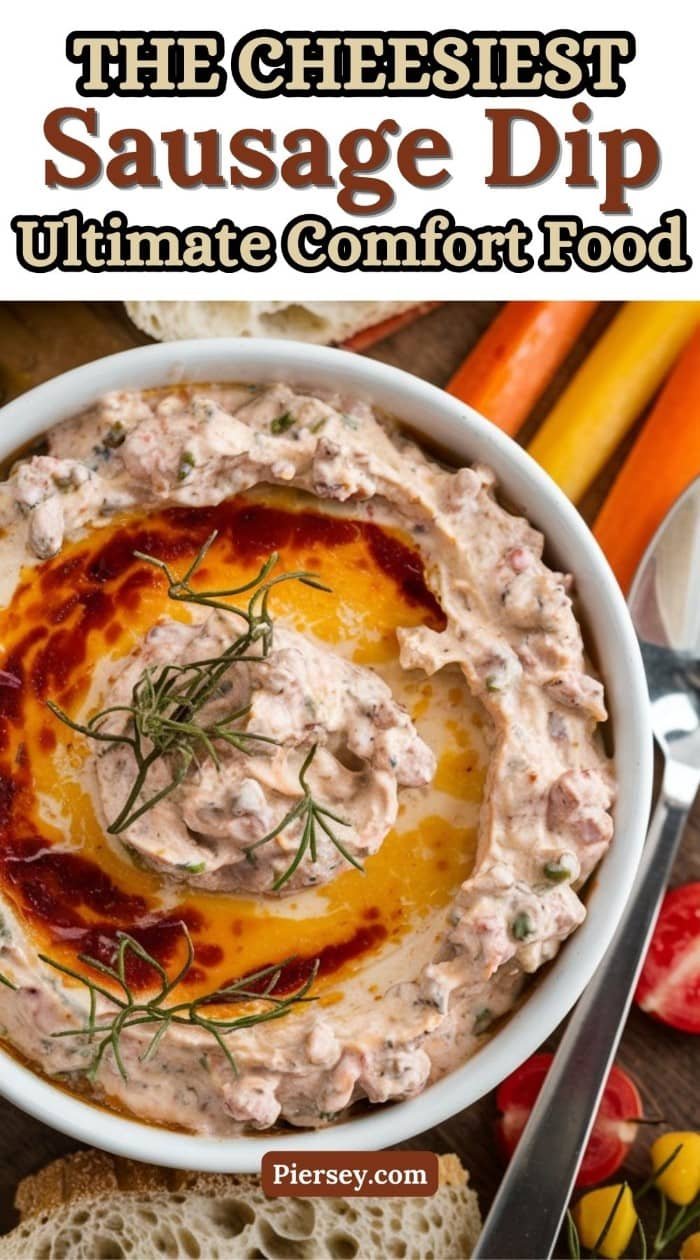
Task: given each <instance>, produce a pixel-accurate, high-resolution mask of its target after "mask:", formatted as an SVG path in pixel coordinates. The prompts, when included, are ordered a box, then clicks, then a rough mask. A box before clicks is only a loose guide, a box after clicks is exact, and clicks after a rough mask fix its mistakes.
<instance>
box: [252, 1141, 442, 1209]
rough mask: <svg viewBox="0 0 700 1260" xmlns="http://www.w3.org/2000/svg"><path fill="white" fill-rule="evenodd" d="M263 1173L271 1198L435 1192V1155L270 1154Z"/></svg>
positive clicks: (388, 1196)
mask: <svg viewBox="0 0 700 1260" xmlns="http://www.w3.org/2000/svg"><path fill="white" fill-rule="evenodd" d="M261 1171H262V1188H263V1190H264V1191H265V1194H266V1195H268V1196H269V1197H270V1198H282V1197H291V1198H321V1199H329V1198H339V1197H343V1198H366V1199H369V1198H382V1199H385V1198H390V1197H394V1198H397V1197H398V1198H405V1197H407V1196H409V1195H410V1196H414V1197H420V1198H425V1197H426V1196H428V1195H431V1194H435V1191H436V1190H437V1188H438V1157H437V1155H435V1154H434V1152H433V1151H268V1152H267V1154H266V1155H264V1156H263V1160H262V1170H261Z"/></svg>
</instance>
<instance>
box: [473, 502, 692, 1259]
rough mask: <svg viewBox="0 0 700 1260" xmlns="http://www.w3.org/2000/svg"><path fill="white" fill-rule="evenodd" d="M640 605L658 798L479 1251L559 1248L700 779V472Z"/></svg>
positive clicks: (641, 580) (658, 549)
mask: <svg viewBox="0 0 700 1260" xmlns="http://www.w3.org/2000/svg"><path fill="white" fill-rule="evenodd" d="M629 607H630V612H631V614H632V619H633V621H634V625H635V629H636V631H637V634H638V635H639V639H640V642H641V647H642V656H643V659H644V665H645V669H646V675H647V683H648V687H649V696H650V699H651V711H652V725H653V728H654V734H655V736H656V740H657V742H658V744H659V746H660V748H661V751H662V753H663V757H664V774H663V780H662V784H661V792H660V796H659V801H658V804H657V806H656V810H655V811H654V815H653V818H652V822H651V826H650V829H649V835H648V837H647V842H646V845H645V849H644V855H643V857H642V862H641V866H640V869H639V873H638V875H637V880H636V883H635V885H634V889H633V891H632V895H631V897H630V900H629V903H628V905H627V908H626V910H625V913H624V915H623V917H622V920H621V922H620V925H619V927H618V930H617V933H616V935H615V937H614V939H613V942H612V945H611V946H610V948H609V950H608V952H607V954H606V955H605V957H604V959H603V961H602V963H601V964H600V966H599V968H598V970H597V971H596V973H595V975H594V977H593V979H592V980H591V983H590V984H589V986H588V988H587V989H586V992H585V993H584V995H583V997H582V998H581V999H580V1001H579V1004H578V1006H577V1007H576V1010H575V1011H574V1014H573V1016H572V1018H571V1020H570V1021H569V1025H568V1028H567V1030H566V1032H565V1034H564V1037H563V1039H562V1041H561V1043H560V1045H559V1049H558V1050H557V1053H556V1056H555V1059H554V1062H553V1064H552V1066H551V1068H550V1071H549V1074H548V1076H547V1080H546V1082H545V1084H544V1086H543V1088H542V1090H541V1092H540V1095H539V1097H538V1099H537V1102H536V1104H535V1106H534V1108H533V1110H532V1114H531V1116H530V1119H529V1121H528V1123H527V1125H526V1127H525V1130H524V1132H523V1135H522V1137H521V1139H520V1141H519V1143H518V1147H517V1150H516V1152H515V1155H514V1156H513V1159H512V1160H511V1163H510V1166H509V1168H508V1171H507V1172H506V1175H505V1177H504V1178H503V1181H502V1182H501V1186H500V1189H499V1191H498V1194H497V1195H496V1198H495V1200H494V1203H493V1206H492V1208H491V1211H490V1212H489V1215H488V1217H487V1219H486V1224H485V1225H484V1229H483V1232H482V1234H481V1237H480V1239H479V1241H478V1243H477V1245H476V1250H475V1251H474V1260H544V1258H545V1257H548V1256H551V1254H552V1250H553V1248H554V1245H555V1243H556V1240H557V1236H558V1234H559V1231H560V1229H561V1226H562V1223H563V1220H564V1215H565V1213H566V1207H567V1203H568V1201H569V1197H570V1195H571V1191H572V1189H573V1185H574V1181H575V1179H576V1175H577V1173H578V1170H579V1166H580V1163H581V1160H582V1158H583V1152H584V1150H585V1148H586V1143H587V1141H588V1137H589V1135H590V1131H591V1129H592V1127H593V1121H594V1119H595V1115H596V1112H597V1110H598V1104H599V1102H600V1098H601V1095H602V1092H603V1089H604V1087H605V1082H606V1080H607V1077H608V1072H609V1069H610V1067H611V1065H612V1062H613V1059H614V1057H615V1052H616V1050H617V1047H618V1044H619V1041H620V1037H621V1035H622V1030H623V1028H624V1024H625V1019H626V1016H627V1012H628V1010H629V1007H630V1003H631V1001H632V995H633V993H634V989H635V986H636V983H637V979H638V976H639V972H640V970H641V966H642V962H643V959H644V957H645V954H646V950H647V946H648V944H649V940H650V937H651V934H652V931H653V929H654V924H655V923H656V919H657V916H658V913H659V907H660V904H661V899H662V896H663V892H664V889H665V887H666V882H667V880H668V878H669V875H670V873H671V867H672V866H673V861H674V858H675V856H676V853H677V851H678V846H679V843H680V838H681V835H682V833H683V827H684V825H685V822H686V819H687V817H688V813H689V812H690V809H691V806H692V804H693V801H694V799H695V795H696V793H697V790H698V786H699V785H700V478H698V479H697V480H696V481H694V482H693V483H692V485H691V486H689V487H688V489H687V490H686V491H685V493H684V494H683V495H682V496H681V498H680V499H679V500H678V501H677V502H676V504H675V505H674V507H673V508H672V509H671V511H670V512H669V514H668V516H667V517H666V519H665V520H664V521H663V523H662V525H661V527H660V529H659V531H658V533H657V534H656V536H655V537H654V539H653V540H652V542H651V544H650V546H649V548H648V550H647V552H646V554H645V556H644V558H643V560H642V562H641V564H640V566H639V569H638V570H637V574H636V577H635V580H634V583H633V585H632V590H631V592H630V596H629Z"/></svg>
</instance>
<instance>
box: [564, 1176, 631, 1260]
mask: <svg viewBox="0 0 700 1260" xmlns="http://www.w3.org/2000/svg"><path fill="white" fill-rule="evenodd" d="M621 1190H622V1194H621V1195H620V1191H621ZM618 1195H620V1201H619V1203H618V1205H617V1208H616V1209H615V1215H614V1217H613V1219H612V1222H611V1224H610V1228H609V1230H608V1232H607V1234H606V1235H605V1238H604V1239H603V1241H602V1242H601V1243H598V1239H599V1238H600V1236H601V1234H602V1232H603V1230H604V1229H605V1224H606V1221H607V1219H608V1217H609V1216H610V1213H611V1212H612V1210H613V1207H614V1206H615V1201H616V1199H617V1196H618ZM573 1217H574V1221H575V1223H576V1228H577V1229H578V1234H579V1238H580V1239H581V1244H582V1246H584V1247H586V1248H587V1249H588V1250H591V1251H592V1250H593V1248H594V1247H595V1246H596V1244H598V1253H599V1255H601V1256H605V1257H606V1260H617V1258H618V1256H621V1255H622V1253H623V1251H624V1250H625V1249H626V1247H627V1245H628V1243H629V1240H630V1238H631V1237H632V1234H633V1232H634V1227H635V1225H636V1224H637V1213H636V1211H635V1207H634V1199H633V1198H632V1191H631V1190H630V1188H629V1186H628V1185H626V1184H625V1186H624V1188H623V1187H622V1186H620V1185H617V1186H601V1188H600V1189H599V1190H591V1191H589V1193H588V1194H584V1196H583V1198H581V1199H579V1201H578V1203H577V1204H576V1206H575V1207H574V1210H573Z"/></svg>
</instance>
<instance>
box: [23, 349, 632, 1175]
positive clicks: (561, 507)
mask: <svg viewBox="0 0 700 1260" xmlns="http://www.w3.org/2000/svg"><path fill="white" fill-rule="evenodd" d="M251 373H252V375H251ZM281 379H285V380H289V381H291V382H292V383H293V384H297V385H303V384H304V383H306V384H307V385H308V386H310V387H313V386H316V387H320V388H328V387H331V388H340V389H341V390H344V391H345V390H347V391H350V392H352V393H353V394H354V395H355V396H361V397H365V398H367V399H369V400H371V401H373V402H374V403H375V404H378V405H379V406H380V407H382V408H383V409H385V410H387V411H389V412H393V413H394V414H395V415H396V416H397V417H398V418H399V419H400V420H401V421H402V422H404V423H406V424H409V425H410V426H411V427H412V428H413V429H415V430H416V431H417V432H418V433H422V434H423V435H425V436H428V437H429V438H431V439H435V440H437V441H438V443H439V444H440V445H442V446H443V447H445V448H446V449H448V450H450V451H452V452H453V453H454V454H455V456H456V457H457V459H458V460H463V461H465V462H483V463H486V464H490V465H491V466H492V467H493V468H494V471H495V473H496V478H497V483H498V485H499V486H501V487H503V488H504V489H505V491H506V493H507V494H508V496H509V499H510V500H512V501H513V502H514V503H515V504H517V505H518V510H521V505H522V511H523V513H524V514H526V515H527V516H528V518H529V519H533V517H534V522H535V524H536V525H537V527H538V528H541V529H542V530H543V532H544V533H545V536H546V538H547V541H548V546H549V547H550V549H552V550H553V551H554V554H555V555H556V554H557V552H559V553H560V554H561V556H562V558H563V557H566V560H567V568H569V567H570V568H571V570H572V571H573V572H574V573H575V576H576V583H577V589H578V591H579V596H580V602H581V606H582V608H583V609H584V610H585V614H586V622H587V628H586V630H587V638H588V639H589V642H590V641H591V640H593V642H594V643H595V647H596V652H597V655H598V658H599V660H600V662H601V673H602V675H603V677H604V679H605V683H606V691H607V692H608V696H609V699H610V702H611V703H610V707H611V712H612V718H613V729H614V733H615V742H616V769H617V776H618V798H617V802H616V806H615V820H616V828H615V840H614V842H613V845H612V846H611V849H610V851H609V853H608V854H607V856H606V858H605V859H604V861H603V863H602V864H601V867H599V868H598V870H597V871H596V874H595V876H594V880H593V885H594V886H593V888H592V890H591V892H590V894H589V896H588V898H587V907H588V913H587V917H586V920H585V921H584V923H583V924H582V926H581V927H580V928H579V929H578V930H577V931H576V932H575V933H574V934H573V936H572V937H570V938H569V940H568V941H567V942H566V945H565V948H563V949H562V951H561V953H560V954H559V956H558V957H557V959H556V961H555V963H554V965H553V966H552V967H551V968H550V969H549V970H548V973H547V974H546V975H545V976H543V977H542V978H541V979H540V980H539V982H538V983H537V985H535V986H534V987H533V990H532V992H531V993H530V994H529V996H528V997H527V999H526V1000H525V1001H524V1002H523V1003H522V1005H521V1006H520V1007H519V1009H517V1010H516V1011H515V1012H514V1013H513V1014H512V1015H511V1016H510V1018H509V1019H508V1021H507V1023H506V1024H505V1025H504V1027H503V1028H502V1029H500V1030H499V1032H497V1033H496V1034H495V1035H494V1037H493V1038H492V1039H491V1040H490V1041H489V1042H487V1043H486V1045H485V1046H484V1047H482V1048H481V1049H480V1050H479V1051H478V1052H477V1053H476V1054H475V1055H474V1056H473V1057H472V1058H471V1059H469V1060H468V1061H467V1062H466V1063H465V1064H463V1065H462V1066H461V1067H458V1068H456V1069H455V1070H454V1071H453V1072H451V1073H450V1074H449V1075H448V1076H446V1077H443V1078H442V1079H441V1080H439V1081H437V1082H435V1083H434V1084H432V1085H430V1086H428V1087H427V1088H426V1089H425V1090H424V1091H423V1092H422V1093H421V1094H419V1095H417V1096H416V1097H415V1098H411V1099H408V1100H406V1101H404V1102H397V1103H392V1104H389V1105H387V1106H384V1107H380V1108H377V1109H376V1110H374V1111H371V1112H369V1113H368V1114H363V1115H361V1116H358V1117H354V1118H351V1119H349V1120H346V1121H344V1122H342V1123H341V1124H338V1125H334V1126H332V1127H330V1128H327V1129H319V1130H312V1131H306V1130H300V1131H299V1132H298V1133H296V1132H292V1133H289V1134H284V1135H279V1134H276V1133H267V1134H266V1133H265V1132H263V1133H262V1134H261V1136H260V1137H247V1136H246V1137H233V1138H231V1137H204V1136H201V1135H197V1134H185V1133H177V1132H173V1131H171V1130H169V1129H164V1128H160V1127H157V1126H156V1125H153V1124H150V1123H145V1122H142V1121H139V1120H137V1119H132V1118H130V1117H127V1116H123V1115H120V1114H119V1113H117V1112H112V1111H109V1110H107V1109H105V1108H103V1107H102V1106H100V1105H99V1104H95V1103H93V1102H90V1101H88V1100H84V1099H82V1098H80V1097H78V1096H76V1095H73V1094H70V1093H68V1092H67V1091H66V1090H65V1089H64V1088H63V1087H61V1086H56V1085H53V1084H51V1083H50V1081H48V1080H46V1079H44V1078H43V1077H41V1076H39V1075H37V1074H36V1073H35V1072H34V1071H32V1070H31V1069H30V1068H29V1067H27V1066H25V1065H24V1064H23V1063H22V1062H20V1061H19V1060H18V1059H16V1058H15V1057H14V1056H13V1055H12V1054H10V1053H9V1052H8V1051H5V1050H4V1049H2V1048H1V1047H0V1094H1V1095H3V1096H4V1097H5V1098H7V1099H8V1100H9V1101H10V1102H12V1103H14V1104H16V1105H17V1106H18V1107H20V1108H22V1109H23V1110H24V1111H26V1112H28V1113H29V1114H30V1115H32V1116H34V1117H35V1118H36V1119H38V1120H41V1121H43V1122H44V1123H45V1124H47V1125H50V1126H51V1127H53V1128H55V1129H59V1130H60V1131H62V1132H64V1133H66V1134H68V1135H70V1136H71V1137H73V1138H76V1139H78V1140H80V1141H83V1142H86V1143H88V1144H90V1145H94V1146H97V1147H100V1148H102V1149H104V1150H107V1151H110V1152H112V1153H113V1154H117V1155H125V1156H130V1157H131V1158H134V1159H138V1160H143V1161H149V1162H153V1163H157V1164H164V1165H168V1166H171V1167H177V1168H186V1169H196V1170H201V1171H212V1172H253V1171H257V1170H258V1168H259V1166H260V1162H261V1159H262V1156H263V1154H265V1153H266V1152H268V1151H270V1150H275V1151H280V1152H285V1151H287V1152H290V1151H314V1150H315V1151H319V1150H372V1149H379V1148H382V1147H386V1146H391V1145H394V1144H395V1143H397V1142H401V1141H406V1140H408V1139H409V1138H414V1137H415V1136H416V1135H417V1134H420V1133H422V1132H423V1131H424V1130H426V1129H428V1128H431V1127H433V1126H434V1125H438V1124H441V1123H443V1122H444V1121H446V1120H447V1119H449V1118H450V1117H453V1116H455V1115H456V1114H457V1113H458V1112H459V1111H461V1110H462V1108H463V1107H466V1106H469V1105H470V1104H471V1103H473V1102H475V1101H476V1100H477V1099H478V1098H480V1097H481V1096H482V1095H484V1094H486V1093H487V1092H488V1091H489V1090H491V1089H493V1088H494V1087H495V1086H496V1085H497V1084H498V1083H499V1082H500V1081H502V1080H503V1079H504V1077H505V1076H507V1075H508V1074H509V1073H510V1072H512V1071H513V1070H514V1069H515V1068H516V1067H517V1066H518V1065H519V1064H520V1063H522V1062H523V1061H524V1060H525V1059H526V1058H527V1057H528V1056H529V1055H530V1054H532V1053H533V1052H534V1051H535V1050H536V1049H537V1048H538V1046H540V1045H541V1044H542V1042H543V1041H544V1040H545V1038H546V1037H547V1036H549V1034H550V1033H551V1032H553V1031H554V1029H555V1028H556V1026H557V1025H558V1024H559V1023H560V1021H561V1020H562V1019H563V1018H564V1017H565V1016H566V1015H567V1014H568V1012H569V1010H570V1009H571V1007H572V1006H573V1005H574V1003H575V1002H576V1000H577V999H578V997H579V996H580V994H581V993H582V992H583V989H584V988H585V986H586V984H587V983H588V981H589V980H590V978H591V976H592V975H593V972H594V971H595V969H596V967H597V965H598V963H599V962H600V960H601V958H602V956H603V954H604V952H605V950H606V948H607V946H608V944H609V943H610V940H611V939H612V936H613V933H614V930H615V928H616V926H617V923H618V922H619V919H620V916H621V914H622V911H623V909H624V906H625V904H626V902H627V899H628V897H629V894H630V891H631V888H632V884H633V880H634V876H635V873H636V869H637V866H638V863H639V859H640V856H641V852H642V845H643V840H644V835H645V832H646V825H647V821H648V817H649V807H650V800H651V785H652V768H653V752H652V748H653V746H652V735H651V726H650V715H649V703H648V693H647V687H646V680H645V675H644V670H643V666H642V659H641V653H640V650H639V645H638V642H637V637H636V634H635V632H634V629H633V626H632V622H631V619H630V616H629V613H628V611H627V605H626V603H625V600H624V597H623V595H622V593H621V591H620V588H619V586H618V584H617V581H616V579H615V578H614V576H613V574H612V571H611V569H610V567H609V565H608V563H607V561H606V560H605V558H604V556H603V553H602V551H601V550H600V548H599V546H598V544H597V542H596V541H595V539H594V537H593V535H592V534H591V533H590V531H589V529H588V527H587V526H586V524H585V523H584V521H583V519H582V518H581V516H580V515H579V513H578V512H577V510H576V508H575V507H574V506H573V505H572V504H571V503H570V502H569V500H568V499H567V498H566V497H565V495H564V494H563V492H562V491H561V490H560V489H559V487H558V486H556V485H555V483H554V482H553V481H552V480H551V479H550V478H549V477H548V476H547V474H546V473H545V472H543V470H542V469H541V468H540V467H539V466H538V465H537V464H536V463H535V461H534V460H533V459H532V458H531V457H530V456H529V455H528V454H527V452H526V451H525V450H523V449H522V448H521V447H519V446H518V445H517V443H516V442H514V441H513V440H512V439H511V438H510V437H508V436H507V435H506V434H504V433H503V432H502V431H501V430H499V429H498V428H496V426H494V425H492V424H491V423H490V422H489V421H488V420H486V419H484V418H483V417H482V416H480V415H479V414H478V413H477V412H476V411H474V410H473V408H471V407H468V406H466V405H465V404H464V403H461V402H459V401H458V400H457V399H455V398H453V397H451V396H450V395H448V394H447V393H445V392H444V391H442V390H440V389H438V388H437V387H436V386H434V385H432V384H429V383H428V382H426V381H424V380H422V379H420V378H419V377H415V376H412V375H411V374H410V373H408V372H406V371H405V370H403V369H400V368H397V367H393V366H390V365H388V364H385V363H382V362H379V361H377V360H374V359H370V358H367V357H365V356H360V355H354V354H352V353H349V352H348V351H347V350H339V349H331V348H329V347H326V346H315V345H308V344H306V343H304V342H296V341H279V340H273V339H243V338H203V339H201V340H189V341H181V342H165V343H159V344H155V345H147V346H140V347H135V348H133V349H129V350H125V351H120V352H119V353H117V354H113V355H108V356H106V357H104V358H100V359H97V360H94V361H92V362H91V363H87V364H84V365H83V366H80V367H77V368H74V369H72V370H70V371H68V372H65V373H62V374H60V375H58V376H56V377H53V378H52V379H51V380H48V381H46V382H44V383H43V384H41V385H38V386H36V387H34V388H33V389H31V390H29V391H28V392H27V393H25V394H22V395H20V396H19V397H18V398H16V399H15V400H13V401H12V402H10V403H8V404H6V405H5V406H4V407H3V408H2V409H1V410H0V457H1V458H6V457H7V456H8V455H10V454H11V453H12V452H13V451H14V450H17V449H18V448H19V447H21V446H22V445H24V443H25V442H27V441H30V440H31V439H32V438H33V437H36V436H38V435H39V434H40V433H42V432H44V431H46V430H47V429H49V428H51V427H52V426H53V425H54V424H56V423H57V422H58V421H59V420H61V419H65V418H68V417H69V416H73V415H77V414H78V413H79V412H80V411H81V410H83V409H84V408H85V407H86V406H89V405H90V404H91V403H92V402H94V401H96V400H97V398H99V397H100V396H101V395H103V394H105V393H109V392H111V391H113V390H117V389H129V388H131V389H135V388H149V387H152V386H158V385H160V386H176V385H177V384H182V383H184V382H190V381H196V380H200V381H202V382H203V383H204V382H209V383H211V382H226V381H231V382H233V381H237V380H238V381H241V380H242V381H246V380H248V381H251V383H252V382H253V381H254V380H258V381H266V382H270V381H274V380H281ZM569 561H570V562H571V563H570V564H569ZM602 876H605V877H606V878H602Z"/></svg>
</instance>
